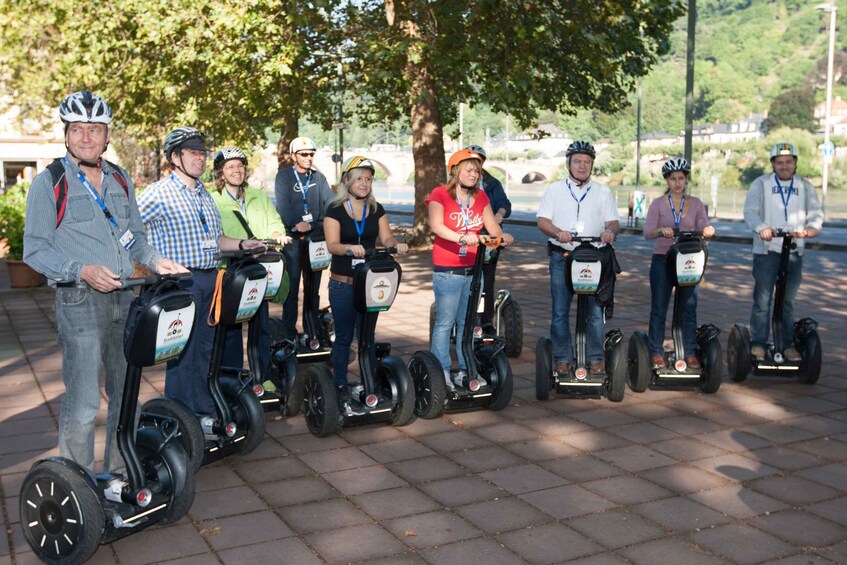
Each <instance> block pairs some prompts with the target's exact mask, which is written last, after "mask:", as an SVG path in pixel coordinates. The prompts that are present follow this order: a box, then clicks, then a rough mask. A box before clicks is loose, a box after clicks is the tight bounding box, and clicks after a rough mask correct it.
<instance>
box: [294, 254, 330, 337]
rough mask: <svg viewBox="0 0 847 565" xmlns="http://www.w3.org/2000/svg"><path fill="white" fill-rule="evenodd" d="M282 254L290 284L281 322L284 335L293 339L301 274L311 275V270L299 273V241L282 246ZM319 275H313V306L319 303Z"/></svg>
mask: <svg viewBox="0 0 847 565" xmlns="http://www.w3.org/2000/svg"><path fill="white" fill-rule="evenodd" d="M307 249H308V248H307ZM282 254H283V255H285V268H286V269H287V270H288V279H289V282H290V285H291V286H290V287H289V289H288V296H286V297H285V302H283V303H282V324H283V328H284V329H285V337H288V338H290V339H294V338H296V337H297V304H298V300H299V294H300V278H301V274H302V275H304V276H307V277H310V276H312V271H311V270H308V271H306V272H305V273H301V271H302V269H301V267H300V242H299V241H297V240H295V241H293V242H292V243H291V244H290V245H286V246H285V247H283V248H282ZM321 275H322V272H320V271H319V272H318V273H317V276H316V277H315V286H314V288H313V289H312V303H313V304H315V306H318V305H319V304H320V302H319V300H320V298H319V297H320V292H319V291H320V288H321ZM333 315H334V313H333Z"/></svg>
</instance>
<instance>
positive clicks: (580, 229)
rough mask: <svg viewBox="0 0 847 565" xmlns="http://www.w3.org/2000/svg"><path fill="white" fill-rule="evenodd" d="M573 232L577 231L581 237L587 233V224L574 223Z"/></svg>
mask: <svg viewBox="0 0 847 565" xmlns="http://www.w3.org/2000/svg"><path fill="white" fill-rule="evenodd" d="M572 231H575V232H576V233H577V234H580V235H581V234H582V232H583V231H585V222H574V223H573V230H572Z"/></svg>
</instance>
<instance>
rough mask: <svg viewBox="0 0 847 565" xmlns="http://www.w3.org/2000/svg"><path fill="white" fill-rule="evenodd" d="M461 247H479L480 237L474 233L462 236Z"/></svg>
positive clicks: (460, 239) (460, 238)
mask: <svg viewBox="0 0 847 565" xmlns="http://www.w3.org/2000/svg"><path fill="white" fill-rule="evenodd" d="M459 245H471V246H472V245H479V237H477V235H476V234H475V233H474V232H468V233H463V234H461V237H459Z"/></svg>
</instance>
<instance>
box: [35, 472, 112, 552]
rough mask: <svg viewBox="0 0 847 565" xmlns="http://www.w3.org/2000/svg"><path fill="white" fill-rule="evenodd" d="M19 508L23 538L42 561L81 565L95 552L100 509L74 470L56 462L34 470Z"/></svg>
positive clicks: (100, 519) (95, 497)
mask: <svg viewBox="0 0 847 565" xmlns="http://www.w3.org/2000/svg"><path fill="white" fill-rule="evenodd" d="M80 472H84V471H80ZM19 508H20V516H21V528H23V531H24V537H25V538H26V541H27V543H28V544H29V546H30V547H31V548H32V550H33V551H34V552H35V555H36V556H38V558H39V559H41V560H42V561H44V562H46V563H57V564H58V563H82V562H84V561H86V560H88V558H89V557H91V556H92V555H94V552H95V551H97V546H98V545H99V544H100V536H101V532H102V531H103V526H104V516H103V508H102V507H101V506H100V501H99V500H98V498H97V494H96V493H95V492H94V490H93V489H92V488H91V486H90V485H89V483H88V482H87V481H86V480H85V479H84V478H83V477H82V476H81V475H80V474H79V473H78V472H75V471H74V470H73V469H71V468H69V467H65V466H64V465H62V464H61V463H58V462H55V461H43V462H41V463H38V464H36V465H35V466H33V468H32V469H31V470H30V472H29V473H28V474H27V476H26V478H25V479H24V482H23V485H22V486H21V495H20V506H19Z"/></svg>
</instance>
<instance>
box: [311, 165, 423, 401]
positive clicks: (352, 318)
mask: <svg viewBox="0 0 847 565" xmlns="http://www.w3.org/2000/svg"><path fill="white" fill-rule="evenodd" d="M375 170H376V168H375V167H374V164H373V162H372V161H371V160H370V159H366V158H364V157H360V156H355V157H351V158H349V159H347V161H345V162H344V165H343V167H342V175H341V183H340V184H339V187H338V194H337V195H336V196H335V198H333V199H332V201H331V202H330V203H329V206H328V207H327V210H326V216H325V217H324V235H325V236H326V243H327V249H328V250H329V252H330V253H331V254H332V264H331V265H330V275H329V303H330V306H331V307H332V316H333V319H334V321H335V342H334V343H333V344H332V372H333V375H334V376H335V384H336V386H338V387H339V389H340V392H341V394H342V395H343V394H345V393H346V392H347V365H348V364H349V361H350V344H351V343H352V341H353V335H354V332H355V329H356V328H357V327H359V326H360V325H361V317H357V314H356V310H355V308H354V306H353V272H354V270H355V268H356V266H357V265H359V264H361V263H363V262H364V257H365V249H373V247H374V246H375V245H376V241H377V239H379V241H381V242H382V245H384V246H386V247H396V248H397V252H398V253H399V254H401V255H402V254H404V253H406V252H408V250H409V247H408V246H407V245H406V244H405V243H400V242H398V241H397V239H396V238H395V237H394V234H393V233H392V232H391V226H389V225H388V216H386V215H385V210H384V209H383V207H382V205H381V204H379V203H378V202H377V201H376V199H375V198H374V195H373V176H374V172H375ZM342 397H343V396H342Z"/></svg>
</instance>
